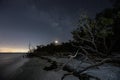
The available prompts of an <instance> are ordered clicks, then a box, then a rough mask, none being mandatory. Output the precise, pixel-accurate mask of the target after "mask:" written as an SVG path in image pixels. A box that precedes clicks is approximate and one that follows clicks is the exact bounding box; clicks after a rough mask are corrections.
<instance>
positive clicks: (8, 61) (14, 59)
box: [0, 53, 28, 80]
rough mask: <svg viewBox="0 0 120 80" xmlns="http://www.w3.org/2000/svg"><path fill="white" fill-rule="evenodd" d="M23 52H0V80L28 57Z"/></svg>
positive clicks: (10, 74) (5, 78) (5, 79)
mask: <svg viewBox="0 0 120 80" xmlns="http://www.w3.org/2000/svg"><path fill="white" fill-rule="evenodd" d="M25 55H26V54H25V53H0V80H7V79H8V78H10V76H12V74H13V73H14V72H15V71H16V70H17V69H18V68H20V67H21V66H22V65H23V64H24V63H25V62H26V61H28V58H27V57H25Z"/></svg>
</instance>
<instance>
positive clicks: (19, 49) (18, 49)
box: [0, 48, 28, 53]
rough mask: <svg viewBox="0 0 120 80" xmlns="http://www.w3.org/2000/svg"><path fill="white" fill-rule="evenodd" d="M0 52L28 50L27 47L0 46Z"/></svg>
mask: <svg viewBox="0 0 120 80" xmlns="http://www.w3.org/2000/svg"><path fill="white" fill-rule="evenodd" d="M0 52H11V53H13V52H28V49H21V48H0Z"/></svg>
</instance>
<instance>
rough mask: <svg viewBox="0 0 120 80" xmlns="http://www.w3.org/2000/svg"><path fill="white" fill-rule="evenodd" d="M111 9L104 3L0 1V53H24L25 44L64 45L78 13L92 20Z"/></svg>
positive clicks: (80, 0)
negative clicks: (55, 41) (106, 9)
mask: <svg viewBox="0 0 120 80" xmlns="http://www.w3.org/2000/svg"><path fill="white" fill-rule="evenodd" d="M111 5H112V4H111V3H110V2H109V1H108V0H0V51H7V50H8V49H12V50H11V51H13V50H16V51H19V50H23V51H25V50H26V49H27V48H28V44H29V42H30V43H31V44H32V45H33V46H35V45H41V44H48V43H50V42H53V41H54V40H58V41H60V42H66V41H68V40H70V39H71V38H72V35H71V33H70V32H71V31H72V30H73V29H74V28H76V26H74V24H75V23H76V22H77V20H78V19H79V15H80V14H81V13H82V12H86V13H87V14H88V15H89V16H90V17H94V16H95V14H96V13H99V12H101V11H102V10H104V9H105V8H109V7H111ZM9 51H10V50H9Z"/></svg>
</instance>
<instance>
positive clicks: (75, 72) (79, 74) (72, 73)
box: [61, 58, 112, 80]
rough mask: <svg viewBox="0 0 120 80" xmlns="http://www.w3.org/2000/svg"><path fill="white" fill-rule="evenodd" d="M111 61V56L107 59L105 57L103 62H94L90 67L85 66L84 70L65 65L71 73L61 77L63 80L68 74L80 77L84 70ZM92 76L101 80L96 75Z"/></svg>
mask: <svg viewBox="0 0 120 80" xmlns="http://www.w3.org/2000/svg"><path fill="white" fill-rule="evenodd" d="M110 61H112V59H111V58H106V59H103V60H102V61H101V62H98V63H96V64H93V65H91V66H88V67H86V68H84V69H83V70H80V71H77V70H76V69H72V68H71V67H69V66H65V67H64V68H66V70H67V71H69V73H67V74H64V75H63V77H62V78H61V80H63V79H64V78H65V77H67V76H69V75H75V76H77V77H79V78H80V77H81V75H82V73H83V72H84V71H86V70H88V69H91V68H94V67H96V66H100V65H102V64H104V63H106V62H110ZM89 76H90V75H89ZM91 77H93V78H95V79H96V80H99V79H98V78H96V77H94V76H91Z"/></svg>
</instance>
